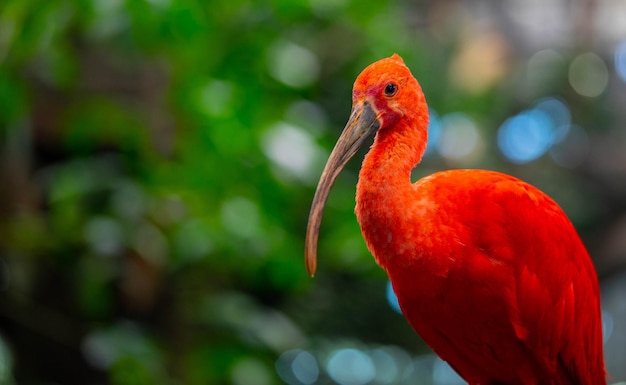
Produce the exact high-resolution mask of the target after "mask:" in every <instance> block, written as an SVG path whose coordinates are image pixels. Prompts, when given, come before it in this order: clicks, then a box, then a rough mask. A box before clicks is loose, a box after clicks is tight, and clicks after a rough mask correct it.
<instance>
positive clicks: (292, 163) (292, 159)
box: [261, 122, 321, 181]
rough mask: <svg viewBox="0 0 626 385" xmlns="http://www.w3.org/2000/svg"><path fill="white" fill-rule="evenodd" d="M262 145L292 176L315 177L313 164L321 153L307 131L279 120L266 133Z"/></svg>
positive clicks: (304, 178)
mask: <svg viewBox="0 0 626 385" xmlns="http://www.w3.org/2000/svg"><path fill="white" fill-rule="evenodd" d="M261 146H262V148H263V152H264V153H265V155H266V156H267V157H268V158H270V159H271V160H272V161H273V162H274V163H275V164H276V165H278V166H279V167H280V168H281V169H282V170H284V171H287V173H288V174H289V175H290V176H295V177H297V178H298V179H301V180H305V181H312V180H314V179H315V177H316V175H317V174H316V173H314V172H313V166H315V165H316V164H317V161H318V159H319V158H321V155H320V150H319V148H318V147H317V145H316V144H315V142H314V141H313V139H312V138H311V136H310V134H309V133H308V132H307V131H305V130H303V129H302V128H300V127H297V126H295V125H292V124H288V123H285V122H278V123H276V124H275V125H273V126H271V127H270V128H269V129H268V130H267V131H266V132H265V133H264V135H263V136H262V138H261Z"/></svg>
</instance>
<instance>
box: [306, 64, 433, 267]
mask: <svg viewBox="0 0 626 385" xmlns="http://www.w3.org/2000/svg"><path fill="white" fill-rule="evenodd" d="M416 114H417V115H420V116H421V117H427V116H428V108H427V106H426V101H425V99H424V95H423V93H422V89H421V87H420V85H419V84H418V82H417V80H415V78H414V77H413V75H412V74H411V71H410V70H409V68H408V67H407V66H406V65H405V64H404V61H403V60H402V58H401V57H400V56H399V55H397V54H394V55H392V56H391V57H388V58H385V59H382V60H379V61H377V62H374V63H372V64H370V65H369V66H368V67H366V68H365V69H364V70H363V71H362V72H361V74H360V75H359V76H358V77H357V79H356V81H355V82H354V87H353V90H352V112H351V114H350V119H349V120H348V123H347V124H346V127H345V128H344V130H343V132H342V133H341V136H340V137H339V139H338V140H337V143H336V144H335V148H334V149H333V151H332V153H331V154H330V157H329V158H328V161H327V162H326V166H325V167H324V171H323V172H322V176H321V177H320V180H319V182H318V185H317V190H316V191H315V197H314V198H313V203H312V205H311V212H310V214H309V223H308V226H307V233H306V246H305V264H306V268H307V271H308V272H309V274H310V275H311V276H312V275H313V274H314V273H315V269H316V266H317V239H318V235H319V227H320V224H321V221H322V213H323V210H324V205H325V203H326V199H327V198H328V194H329V193H330V189H331V187H332V185H333V183H334V182H335V180H336V179H337V176H339V174H340V173H341V171H342V170H343V168H344V167H345V165H346V164H347V163H348V161H349V160H350V159H351V158H352V157H353V156H354V154H356V152H357V151H358V150H359V148H360V147H361V146H362V145H363V144H364V143H365V142H366V141H367V140H368V139H369V138H370V137H372V135H374V134H376V133H377V132H379V131H381V132H382V131H384V130H387V129H393V128H394V127H395V126H396V125H397V123H398V122H399V121H400V120H401V119H402V118H403V117H406V118H409V119H415V118H416V116H415V115H416Z"/></svg>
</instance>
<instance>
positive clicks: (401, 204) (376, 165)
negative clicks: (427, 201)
mask: <svg viewBox="0 0 626 385" xmlns="http://www.w3.org/2000/svg"><path fill="white" fill-rule="evenodd" d="M404 124H405V123H404V122H403V121H400V122H398V124H397V125H396V126H395V127H388V128H384V129H383V130H381V131H379V132H378V134H377V136H376V138H375V140H374V144H373V145H372V148H371V149H370V151H369V152H368V154H367V155H366V156H365V159H364V160H363V165H362V167H361V171H360V173H359V181H358V183H357V189H356V203H357V204H356V209H355V212H356V216H357V220H358V221H359V224H360V226H361V231H362V233H363V237H364V238H365V241H366V243H367V246H368V248H369V250H370V252H372V254H373V255H374V258H375V259H376V261H377V263H378V264H379V265H381V266H382V267H383V268H385V269H386V265H387V260H385V258H386V257H383V255H385V256H389V255H394V256H399V257H401V256H402V255H403V253H405V251H406V250H405V249H406V247H407V244H408V242H407V241H408V240H409V239H410V237H411V235H412V234H408V233H407V231H408V230H406V229H409V228H410V226H403V224H402V222H403V221H406V220H409V221H410V220H411V216H410V215H407V214H408V213H410V212H411V210H410V208H409V207H407V205H409V204H412V202H414V199H413V198H414V195H415V193H416V192H415V187H414V186H413V184H412V182H411V171H412V169H413V168H414V167H415V165H416V164H418V163H419V161H420V160H421V157H422V155H423V154H424V150H425V146H426V129H425V128H423V129H420V128H421V127H420V128H416V127H410V126H405V125H404ZM416 136H417V137H416Z"/></svg>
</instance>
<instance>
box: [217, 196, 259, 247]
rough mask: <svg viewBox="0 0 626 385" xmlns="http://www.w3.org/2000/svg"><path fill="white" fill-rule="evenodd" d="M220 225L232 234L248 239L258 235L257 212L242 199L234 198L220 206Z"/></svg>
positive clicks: (254, 206) (250, 204) (249, 203)
mask: <svg viewBox="0 0 626 385" xmlns="http://www.w3.org/2000/svg"><path fill="white" fill-rule="evenodd" d="M221 214H222V224H223V225H224V227H225V228H226V229H227V230H229V231H230V232H231V233H233V234H237V235H239V236H240V237H242V238H249V237H252V236H254V235H256V234H258V233H259V211H258V207H257V206H256V204H255V203H254V202H252V201H250V200H249V199H246V198H244V197H235V198H233V199H230V200H228V201H226V202H224V204H223V205H222V210H221Z"/></svg>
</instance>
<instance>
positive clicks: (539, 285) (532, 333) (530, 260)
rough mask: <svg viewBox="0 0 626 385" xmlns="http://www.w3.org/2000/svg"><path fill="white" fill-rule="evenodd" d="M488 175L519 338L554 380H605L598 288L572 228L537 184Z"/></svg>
mask: <svg viewBox="0 0 626 385" xmlns="http://www.w3.org/2000/svg"><path fill="white" fill-rule="evenodd" d="M493 178H494V181H493V184H492V187H491V189H490V191H491V194H492V197H491V199H490V200H491V201H492V202H495V203H496V205H495V206H496V207H499V209H500V210H501V213H500V214H499V215H495V216H494V217H495V218H498V219H499V220H500V221H501V223H500V226H501V227H502V229H504V232H503V233H502V234H501V235H503V236H505V237H506V238H507V239H506V245H508V246H507V247H510V248H511V249H510V252H511V253H509V254H508V255H512V256H513V258H514V259H512V260H511V261H505V262H506V263H511V266H512V267H513V271H514V275H515V279H516V281H515V290H514V291H513V293H514V294H513V298H512V299H513V300H514V301H515V302H514V303H511V311H514V312H515V311H516V312H517V316H516V317H513V318H512V319H513V322H514V325H513V326H514V327H515V332H516V334H517V336H518V338H519V339H520V340H521V341H522V342H523V343H525V344H526V345H527V346H528V348H529V350H530V351H531V352H534V354H536V357H537V360H538V364H539V365H541V366H543V367H544V368H545V369H546V370H547V371H548V372H549V373H552V374H553V375H554V377H555V378H556V379H558V382H555V383H557V384H601V383H604V368H603V357H602V331H601V330H602V326H601V318H600V304H599V300H600V292H599V287H598V283H597V278H596V275H595V274H596V273H595V269H594V267H593V264H592V261H591V259H590V258H589V255H588V253H587V251H586V249H585V247H584V245H583V243H582V242H581V240H580V238H579V236H578V234H577V232H576V230H575V228H574V226H573V225H572V223H571V222H570V220H569V219H568V218H567V216H566V215H565V213H564V212H563V211H562V210H561V208H560V207H559V206H558V205H557V204H556V203H555V202H554V201H553V200H552V199H551V198H550V197H548V196H547V195H546V194H544V193H543V192H541V191H539V190H538V189H537V188H535V187H533V186H531V185H529V184H527V183H525V182H522V181H520V180H518V179H515V178H512V177H510V176H505V175H501V174H494V176H493ZM483 234H484V232H483ZM487 241H489V240H487ZM493 258H498V256H497V255H494V256H493ZM590 361H595V362H590Z"/></svg>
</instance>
